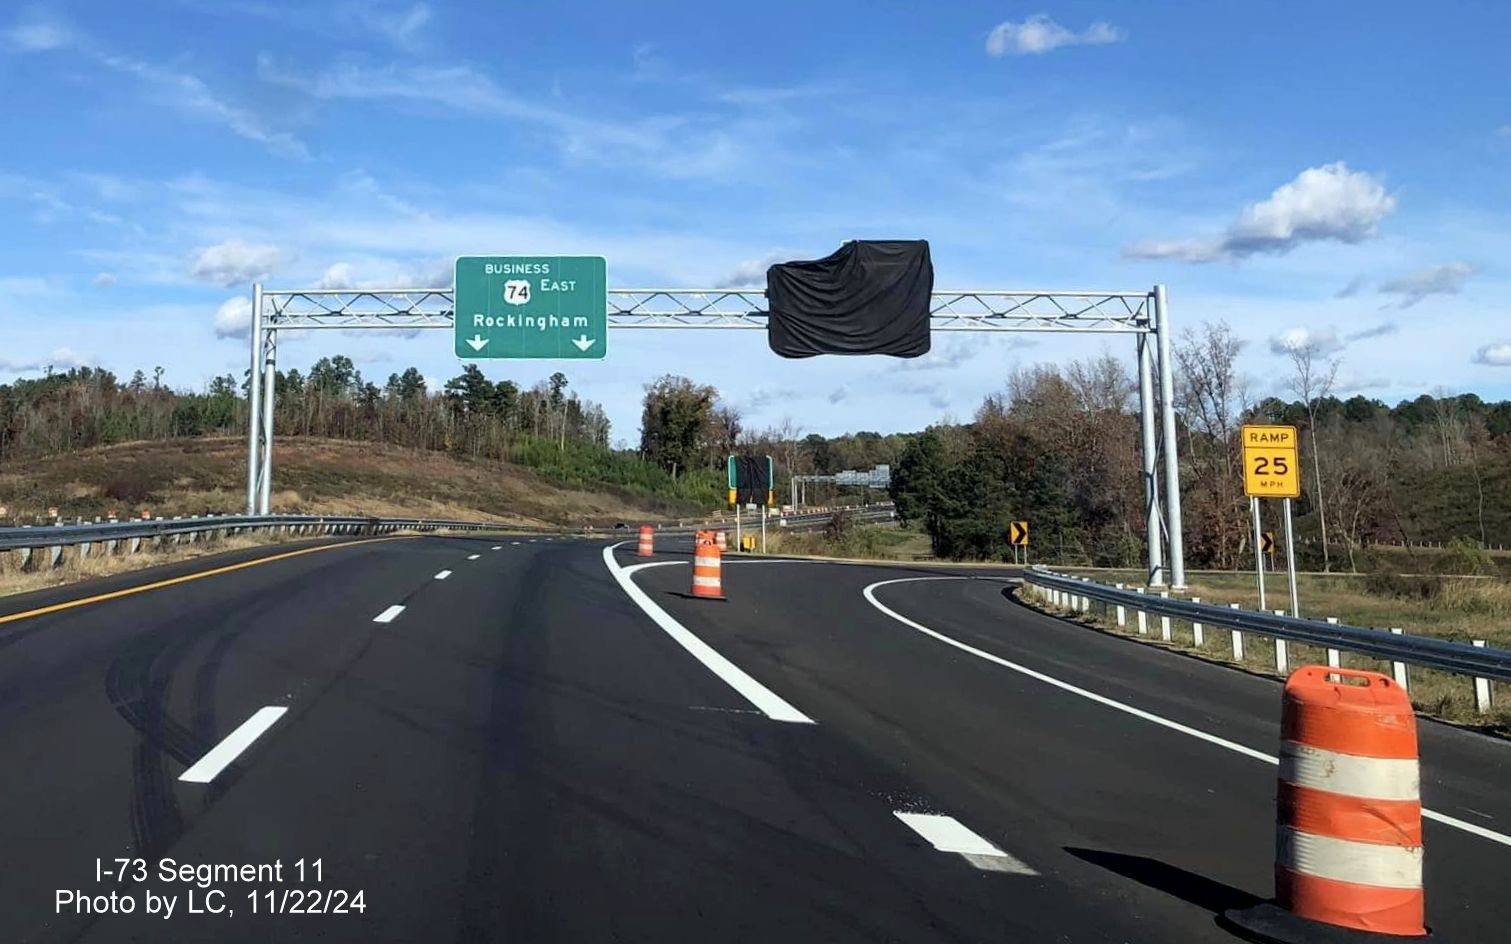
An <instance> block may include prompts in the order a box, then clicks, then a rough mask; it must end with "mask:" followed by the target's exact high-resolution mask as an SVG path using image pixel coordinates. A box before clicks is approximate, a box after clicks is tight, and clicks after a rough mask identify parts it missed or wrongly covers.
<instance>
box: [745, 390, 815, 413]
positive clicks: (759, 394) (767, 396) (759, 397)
mask: <svg viewBox="0 0 1511 944" xmlns="http://www.w3.org/2000/svg"><path fill="white" fill-rule="evenodd" d="M801 396H802V392H801V391H799V390H794V389H792V388H791V387H756V388H755V389H754V390H752V391H750V395H749V396H747V397H746V398H745V403H744V407H745V409H747V410H749V411H750V412H751V413H759V412H760V411H761V410H764V409H765V408H766V407H768V406H770V405H771V404H773V403H791V402H792V401H793V400H795V399H797V398H799V397H801Z"/></svg>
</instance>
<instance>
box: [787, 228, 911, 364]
mask: <svg viewBox="0 0 1511 944" xmlns="http://www.w3.org/2000/svg"><path fill="white" fill-rule="evenodd" d="M933 291H934V263H933V262H932V260H931V259H930V258H929V244H928V242H926V241H925V240H922V239H917V240H882V241H878V240H855V241H853V242H848V243H845V244H844V245H843V246H841V247H840V248H839V249H838V250H837V251H836V252H834V253H833V254H832V255H830V256H827V257H825V258H823V259H816V260H813V261H811V262H783V263H779V264H777V265H774V266H772V267H771V268H770V269H768V270H766V303H767V306H768V309H769V311H770V313H771V314H770V318H769V319H768V320H767V322H766V340H767V343H769V344H770V345H771V349H772V350H773V351H775V352H776V353H778V354H780V355H782V356H783V357H813V356H814V355H816V354H891V355H893V356H894V357H918V356H920V355H922V354H927V353H928V352H929V294H930V293H931V292H933Z"/></svg>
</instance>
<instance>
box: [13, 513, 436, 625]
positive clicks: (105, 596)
mask: <svg viewBox="0 0 1511 944" xmlns="http://www.w3.org/2000/svg"><path fill="white" fill-rule="evenodd" d="M419 536H420V535H418V534H398V535H394V536H393V537H387V538H367V539H366V540H362V541H342V542H341V543H340V544H322V545H320V546H319V547H306V548H301V549H300V550H297V551H286V552H284V553H282V554H274V555H273V556H272V557H259V558H257V559H256V560H249V561H242V562H241V563H239V564H227V565H226V566H224V567H216V568H213V569H211V570H202V571H199V572H197V573H192V574H184V575H183V576H182V577H170V578H168V579H167V580H158V581H155V582H153V583H144V584H141V585H140V586H136V587H126V588H125V589H122V590H112V591H111V592H109V593H101V594H97V595H95V596H92V597H83V598H81V599H78V600H68V601H65V602H63V603H54V604H53V605H52V606H42V607H38V608H37V609H35V610H25V611H23V612H20V613H12V614H10V615H9V616H0V624H4V623H14V622H16V621H17V620H24V619H27V618H29V617H32V616H43V615H45V614H47V613H57V612H59V611H60V610H71V609H73V608H74V607H78V606H88V605H89V604H91V603H103V602H105V601H106V600H115V599H118V598H120V597H129V596H132V595H133V594H137V593H146V592H147V591H148V590H158V589H161V588H163V587H171V586H173V585H174V584H179V583H188V582H189V581H191V580H202V579H204V578H205V577H214V576H215V575H216V574H228V573H230V572H231V571H233V570H243V569H245V568H247V567H256V566H257V565H258V564H271V563H272V562H273V561H281V560H288V559H289V558H290V557H302V556H304V555H305V554H315V553H318V552H320V551H334V550H335V549H336V548H338V547H353V546H355V545H358V544H376V543H378V542H379V541H403V540H407V539H409V538H416V537H419Z"/></svg>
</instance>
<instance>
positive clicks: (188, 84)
mask: <svg viewBox="0 0 1511 944" xmlns="http://www.w3.org/2000/svg"><path fill="white" fill-rule="evenodd" d="M0 35H3V36H4V38H5V40H6V43H7V45H9V46H11V47H14V48H16V49H20V50H23V51H28V52H39V51H45V50H51V49H61V48H64V47H75V48H76V49H78V50H79V52H80V53H81V54H82V55H84V56H87V57H88V58H89V59H92V60H94V61H96V62H98V63H100V64H101V65H103V66H106V67H107V68H110V69H113V70H115V71H116V72H120V73H124V74H126V75H130V76H132V77H134V78H136V79H137V80H139V81H140V82H142V83H143V84H144V85H145V86H146V87H147V88H148V89H150V90H151V92H152V93H153V94H154V95H155V96H156V97H157V98H158V99H159V100H160V101H162V102H163V103H164V104H166V105H168V106H169V107H172V108H175V109H177V110H179V111H181V112H184V113H185V114H189V115H194V116H196V117H198V118H201V119H204V120H208V121H213V122H216V123H219V124H222V125H225V126H226V127H228V128H230V129H231V131H232V132H234V133H235V134H237V135H240V136H241V137H243V138H246V139H247V140H249V141H256V142H258V143H259V144H263V145H265V146H267V148H268V149H269V150H271V151H273V152H274V153H276V154H280V155H282V156H285V157H297V158H308V157H309V151H308V150H307V149H306V148H305V146H304V144H303V143H302V142H300V141H299V140H298V139H297V138H295V137H294V136H293V135H291V134H289V133H287V132H284V131H277V130H275V129H273V128H271V127H269V126H268V125H267V123H266V122H264V121H263V120H262V119H261V118H259V117H258V116H257V115H255V114H253V113H252V112H250V111H248V110H247V109H245V108H241V107H238V106H236V105H233V104H231V103H229V102H227V101H226V100H225V99H223V98H221V97H220V96H218V95H216V94H215V93H214V91H212V90H211V89H210V87H209V86H208V85H206V84H205V82H204V81H203V80H202V79H200V78H199V77H198V76H194V75H190V74H188V73H185V72H175V71H173V70H172V69H166V68H163V67H162V66H158V65H154V64H152V63H149V62H143V61H141V60H138V59H132V58H129V57H127V56H120V55H115V54H112V53H109V52H106V51H104V50H103V49H102V48H101V47H100V45H99V44H98V43H95V42H92V41H91V40H90V39H89V37H87V36H82V35H80V34H78V33H76V32H75V31H74V30H72V29H71V28H70V27H68V26H67V25H66V24H64V23H62V22H60V21H57V20H51V19H45V18H40V17H38V16H32V17H30V18H27V19H23V20H21V21H20V22H19V23H17V25H15V26H14V27H12V28H11V29H9V30H7V31H5V32H4V33H3V34H0ZM112 91H113V90H112Z"/></svg>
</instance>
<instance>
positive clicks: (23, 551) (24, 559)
mask: <svg viewBox="0 0 1511 944" xmlns="http://www.w3.org/2000/svg"><path fill="white" fill-rule="evenodd" d="M16 553H17V554H19V555H20V556H21V569H22V570H25V569H26V565H27V564H30V563H31V548H29V547H18V548H16Z"/></svg>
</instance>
